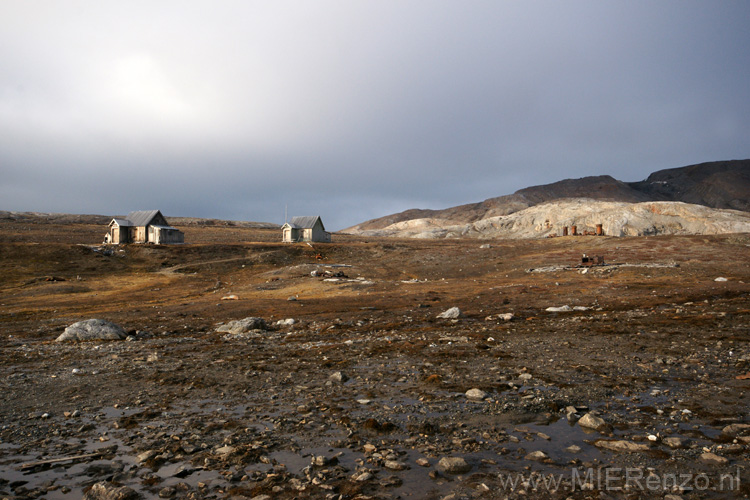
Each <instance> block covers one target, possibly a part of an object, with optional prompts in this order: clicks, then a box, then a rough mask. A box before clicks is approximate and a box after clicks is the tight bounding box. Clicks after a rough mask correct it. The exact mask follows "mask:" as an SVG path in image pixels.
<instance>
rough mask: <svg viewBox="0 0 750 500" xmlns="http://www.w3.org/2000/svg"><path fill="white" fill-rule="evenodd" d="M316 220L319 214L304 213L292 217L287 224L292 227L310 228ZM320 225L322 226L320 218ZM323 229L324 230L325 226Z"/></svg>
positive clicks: (318, 218)
mask: <svg viewBox="0 0 750 500" xmlns="http://www.w3.org/2000/svg"><path fill="white" fill-rule="evenodd" d="M318 220H320V216H319V215H304V216H300V217H292V220H291V221H289V222H287V224H289V226H290V227H292V228H294V229H312V228H313V227H314V226H315V223H316V222H317V221H318ZM320 225H321V226H323V221H322V220H320ZM323 229H324V230H325V227H323Z"/></svg>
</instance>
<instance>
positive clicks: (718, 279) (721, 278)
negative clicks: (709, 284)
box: [714, 276, 729, 282]
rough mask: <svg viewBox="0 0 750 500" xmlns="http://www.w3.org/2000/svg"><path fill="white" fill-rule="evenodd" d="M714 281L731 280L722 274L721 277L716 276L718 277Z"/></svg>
mask: <svg viewBox="0 0 750 500" xmlns="http://www.w3.org/2000/svg"><path fill="white" fill-rule="evenodd" d="M714 281H719V282H721V281H729V280H728V279H726V278H724V277H722V276H719V277H718V278H716V279H715V280H714Z"/></svg>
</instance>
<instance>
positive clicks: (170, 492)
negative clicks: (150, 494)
mask: <svg viewBox="0 0 750 500" xmlns="http://www.w3.org/2000/svg"><path fill="white" fill-rule="evenodd" d="M176 494H177V490H176V489H175V488H174V487H172V486H167V487H166V488H162V489H160V490H159V498H171V497H173V496H175V495H176Z"/></svg>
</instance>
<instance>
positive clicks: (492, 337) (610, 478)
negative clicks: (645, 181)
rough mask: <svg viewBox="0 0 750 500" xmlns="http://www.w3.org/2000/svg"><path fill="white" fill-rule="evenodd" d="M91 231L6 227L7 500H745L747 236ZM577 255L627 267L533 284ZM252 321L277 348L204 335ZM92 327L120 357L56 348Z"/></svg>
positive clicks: (250, 337) (2, 238) (748, 478)
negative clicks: (117, 234)
mask: <svg viewBox="0 0 750 500" xmlns="http://www.w3.org/2000/svg"><path fill="white" fill-rule="evenodd" d="M99 229H100V228H99V227H98V226H85V225H69V226H67V227H62V228H60V229H55V227H48V226H45V225H43V224H38V225H26V226H24V225H22V224H21V223H18V222H9V221H3V222H2V224H0V252H2V253H0V272H2V276H3V278H2V281H0V333H2V336H1V337H0V348H1V349H2V350H1V351H0V356H1V358H2V361H1V363H0V375H1V376H0V380H1V381H2V382H0V383H1V384H2V386H1V389H2V395H1V396H0V478H1V479H0V497H8V498H50V499H53V498H81V496H82V493H83V492H84V491H88V489H89V488H90V487H91V485H93V484H95V483H102V482H104V483H106V484H107V485H108V486H107V487H109V488H115V487H117V486H119V485H122V486H126V487H128V488H130V489H132V490H133V491H134V492H136V493H137V494H140V495H142V496H144V497H146V498H156V497H158V496H162V497H174V498H229V497H232V498H242V497H247V498H253V497H256V496H258V495H269V497H271V498H365V497H371V498H396V497H401V498H442V497H444V496H447V495H451V494H453V495H455V497H454V498H462V497H466V498H496V497H499V498H503V497H511V498H513V497H519V498H520V497H525V498H529V497H531V498H536V497H548V496H549V497H554V498H568V497H573V498H586V497H591V498H600V497H601V495H602V494H604V495H609V496H610V497H614V498H621V497H627V498H642V497H653V498H663V497H664V495H665V494H667V493H669V494H676V495H679V496H681V497H683V498H693V497H695V498H712V497H722V498H736V497H743V496H747V495H748V494H749V493H750V487H749V486H748V485H750V475H749V474H748V465H750V464H749V463H748V458H747V457H748V441H750V438H748V436H749V435H750V425H748V424H750V417H748V414H747V408H748V407H749V406H750V405H749V403H750V401H749V399H750V398H749V397H748V395H747V390H748V388H750V381H749V380H747V379H746V378H744V377H743V376H744V375H746V374H748V372H750V345H749V344H748V339H749V330H750V328H749V327H748V325H750V301H749V300H748V297H749V295H748V294H749V293H750V285H748V283H750V238H749V237H748V236H747V235H730V236H721V237H653V238H638V239H636V238H632V239H625V238H622V239H615V238H594V237H590V238H585V237H580V238H572V237H571V238H565V239H563V238H557V239H552V240H541V241H523V242H518V241H489V242H478V241H475V240H472V241H404V240H378V239H369V240H367V239H359V238H348V237H338V238H337V237H336V236H334V243H332V244H329V245H317V246H316V248H315V249H311V248H309V247H307V246H305V245H292V246H289V245H282V244H280V243H277V242H274V241H273V240H274V237H275V233H274V232H271V231H263V230H250V229H245V228H233V227H200V228H197V227H190V228H183V229H184V230H185V231H186V239H187V240H188V241H191V242H192V243H191V244H188V245H184V246H179V247H146V246H125V247H123V248H119V249H117V248H116V249H114V250H112V249H106V248H102V247H96V246H95V244H96V242H97V241H98V240H97V239H95V238H98V236H99V235H98V232H101V231H99ZM50 234H51V235H53V236H52V238H53V239H54V240H56V241H59V242H58V243H47V242H45V240H46V239H50ZM42 235H44V239H43V238H42V237H41V236H42ZM252 241H256V243H252ZM76 242H83V243H87V244H90V245H91V246H81V245H77V244H76ZM219 242H221V243H219ZM482 243H489V244H490V248H480V245H481V244H482ZM316 253H322V254H323V256H324V259H323V260H316V259H315V258H314V256H315V254H316ZM583 253H587V254H589V255H602V256H604V257H605V261H606V262H607V263H609V264H613V263H619V264H628V265H620V266H616V265H609V266H602V267H596V268H591V269H589V270H587V271H586V272H585V273H583V270H581V269H551V270H546V271H544V270H543V272H529V270H530V269H532V268H535V269H539V268H543V267H547V266H558V267H563V266H574V265H575V264H577V263H578V262H580V258H581V255H582V254H583ZM342 265H343V266H342ZM349 266H350V267H349ZM164 270H171V271H170V272H167V273H164V272H163V271H164ZM314 270H319V271H320V274H321V275H320V276H315V277H313V276H311V271H314ZM326 271H328V272H329V273H330V274H332V275H335V274H343V276H326V275H324V274H323V273H325V272H326ZM718 277H723V278H726V280H727V281H715V279H716V278H718ZM332 280H337V281H332ZM230 295H235V296H236V297H237V299H236V300H222V298H223V297H228V296H230ZM290 298H294V300H289V299H290ZM565 305H568V306H571V308H572V307H576V306H577V307H578V309H580V310H573V311H570V312H548V311H546V309H547V308H548V307H555V306H565ZM454 306H456V307H459V308H460V309H461V311H462V312H463V316H462V317H461V318H459V319H455V320H452V319H438V318H437V316H438V314H440V313H441V312H443V311H445V310H447V309H449V308H450V307H454ZM503 313H513V314H514V317H513V319H511V320H508V321H506V320H503V319H500V318H498V317H497V315H499V314H503ZM249 316H256V317H261V318H264V319H265V321H266V323H267V324H268V325H269V326H268V328H267V329H266V330H258V331H252V332H248V333H244V334H240V335H228V334H223V333H216V332H215V329H216V327H217V326H218V325H219V324H220V323H224V322H227V321H229V320H235V319H241V318H244V317H249ZM91 317H101V318H104V319H108V320H111V321H114V322H115V323H118V324H120V325H122V326H123V327H124V328H125V329H126V330H128V332H129V333H130V334H131V335H132V340H131V341H121V342H93V343H81V344H62V343H56V342H54V339H55V338H56V337H57V336H58V335H59V334H60V333H61V332H62V331H63V329H64V328H65V327H66V326H68V325H70V324H72V323H74V322H76V321H79V320H82V319H87V318H91ZM286 318H293V319H294V320H295V323H294V324H293V325H291V326H276V325H275V322H276V321H278V320H280V319H286ZM339 374H340V375H339ZM738 377H739V378H738ZM475 388H476V389H480V390H481V391H483V392H484V393H485V394H484V398H483V399H479V400H476V399H471V398H469V397H467V396H466V392H467V391H469V390H470V389H475ZM570 407H575V408H570ZM573 411H574V412H573ZM590 412H591V413H595V414H597V415H598V416H599V417H600V418H602V419H603V420H604V422H605V424H604V426H603V427H601V428H600V430H599V431H595V430H592V429H587V428H585V427H583V426H581V425H580V424H579V423H577V419H578V418H580V417H582V416H583V415H585V414H587V413H590ZM746 425H747V427H745V426H746ZM649 436H651V438H649ZM671 438H680V439H678V440H675V439H671ZM607 441H612V442H615V444H612V443H607ZM623 443H624V444H623ZM571 446H573V448H571ZM613 446H614V447H618V446H619V447H627V448H628V449H630V450H633V451H612V450H610V449H607V448H605V447H613ZM535 451H536V452H543V453H544V455H539V454H537V455H531V453H532V452H535ZM92 453H99V454H98V455H96V456H86V455H91V454H92ZM707 453H712V454H713V456H710V455H706V454H707ZM80 456H85V457H84V458H79V459H74V460H67V461H65V460H62V459H65V458H69V457H80ZM446 457H457V458H463V459H464V460H465V461H466V464H467V465H466V467H468V470H467V471H465V472H449V471H446V470H445V468H444V467H443V466H440V465H439V462H440V460H441V459H443V458H446ZM50 459H52V460H54V459H61V461H58V462H52V463H40V464H36V465H35V463H36V462H42V461H45V460H50ZM724 460H726V462H724ZM443 463H445V462H443ZM420 464H421V465H420ZM24 466H26V467H25V468H24ZM516 474H519V475H516ZM532 474H536V475H532ZM638 474H641V476H640V479H639V476H638ZM722 474H723V475H725V476H724V477H723V478H722V477H721V475H722ZM681 475H689V478H688V479H686V478H687V476H685V477H683V476H681ZM648 477H650V478H651V479H650V481H651V483H647V478H648ZM529 478H531V479H532V480H541V479H546V480H548V481H553V483H548V484H546V485H545V484H543V483H540V484H537V485H533V484H528V481H529ZM672 478H677V479H679V481H678V484H682V485H683V486H691V487H692V488H693V489H692V490H685V489H682V490H681V491H678V490H680V489H679V488H672V483H670V481H671V479H672ZM517 479H520V481H519V482H518V483H517V484H515V485H514V484H512V481H513V480H517ZM626 479H628V480H629V481H626ZM730 479H731V481H732V482H731V484H730ZM523 480H525V481H527V484H526V485H525V486H524V485H523V484H522V482H523ZM557 480H559V481H560V482H559V484H558V483H554V481H557ZM508 481H511V482H510V483H509V482H508ZM722 481H723V482H722ZM626 482H629V484H627V485H626ZM535 486H536V488H535V490H534V487H535ZM550 486H552V487H550ZM665 486H666V487H667V488H666V490H665V488H664V487H665ZM704 486H705V488H704ZM616 488H625V489H620V490H616ZM673 489H674V490H675V491H672V490H673ZM549 490H554V491H549ZM94 491H96V489H95V490H94ZM90 494H91V495H93V491H92V492H91V493H90Z"/></svg>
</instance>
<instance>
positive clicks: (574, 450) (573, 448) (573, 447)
mask: <svg viewBox="0 0 750 500" xmlns="http://www.w3.org/2000/svg"><path fill="white" fill-rule="evenodd" d="M565 451H567V452H568V453H580V452H581V447H580V446H578V445H575V444H571V445H570V446H568V447H567V448H565Z"/></svg>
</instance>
